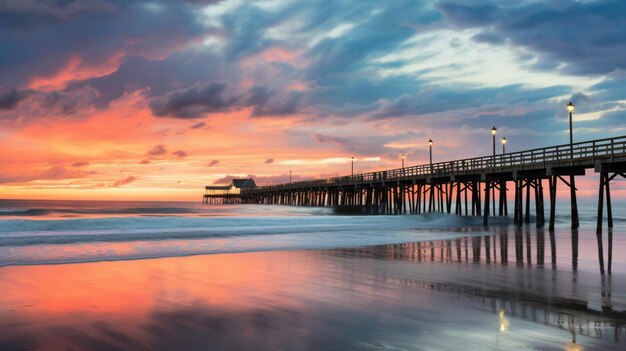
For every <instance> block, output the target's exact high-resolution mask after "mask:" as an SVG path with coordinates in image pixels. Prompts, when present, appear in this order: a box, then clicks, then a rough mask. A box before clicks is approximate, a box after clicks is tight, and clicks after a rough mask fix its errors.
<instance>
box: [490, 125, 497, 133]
mask: <svg viewBox="0 0 626 351" xmlns="http://www.w3.org/2000/svg"><path fill="white" fill-rule="evenodd" d="M497 131H498V130H497V129H496V126H493V128H491V135H496V132H497Z"/></svg>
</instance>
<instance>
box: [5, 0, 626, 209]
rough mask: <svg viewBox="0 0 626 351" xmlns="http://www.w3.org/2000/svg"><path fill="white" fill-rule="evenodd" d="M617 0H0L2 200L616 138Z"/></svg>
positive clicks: (622, 55)
mask: <svg viewBox="0 0 626 351" xmlns="http://www.w3.org/2000/svg"><path fill="white" fill-rule="evenodd" d="M624 33H626V1H622V0H615V1H592V0H588V1H584V0H580V1H566V0H554V1H549V0H530V1H509V0H493V1H486V0H485V1H418V0H410V1H401V0H394V1H363V0H351V1H341V0H330V1H326V0H319V1H317V0H316V1H286V0H278V1H274V0H268V1H265V0H257V1H254V0H247V1H232V0H223V1H219V0H213V1H210V0H206V1H202V0H185V1H182V0H181V1H159V0H155V1H132V0H128V1H125V0H118V1H113V0H111V1H109V0H89V1H88V0H74V1H72V0H63V1H61V0H6V1H1V0H0V122H1V123H0V150H2V152H1V153H0V198H53V199H95V198H98V199H161V200H168V199H172V200H198V201H200V198H201V194H202V191H203V187H204V185H208V184H214V183H221V182H224V181H227V180H228V179H230V178H232V177H233V176H235V177H244V176H248V175H250V176H252V177H254V178H255V179H256V181H257V183H258V184H268V183H275V182H281V181H285V180H288V178H289V171H290V170H291V171H292V172H293V178H294V180H300V179H307V178H315V177H323V176H334V175H343V174H349V172H350V157H352V156H354V157H355V159H356V163H355V172H366V171H372V170H381V169H388V168H396V167H399V166H400V154H402V153H405V154H407V161H406V162H407V165H414V164H421V163H426V162H428V144H427V140H428V139H431V138H432V139H433V140H434V158H435V161H445V160H452V159H458V158H467V157H474V156H481V155H487V154H490V153H491V134H490V129H491V127H492V126H494V125H495V126H496V127H497V128H498V139H499V138H500V137H502V136H506V138H507V139H508V144H507V148H508V149H507V151H520V150H524V149H528V148H533V147H542V146H549V145H556V144H565V143H567V142H568V123H567V122H568V120H567V112H566V109H565V105H566V104H567V103H568V102H569V101H570V100H571V101H573V102H574V103H575V104H576V114H575V116H574V126H575V128H574V140H575V141H583V140H589V139H597V138H604V137H611V136H618V135H624V134H626V39H625V34H624Z"/></svg>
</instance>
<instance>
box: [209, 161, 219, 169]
mask: <svg viewBox="0 0 626 351" xmlns="http://www.w3.org/2000/svg"><path fill="white" fill-rule="evenodd" d="M219 163H220V160H212V161H211V162H209V164H208V167H213V166H217V165H218V164H219Z"/></svg>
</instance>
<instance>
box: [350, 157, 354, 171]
mask: <svg viewBox="0 0 626 351" xmlns="http://www.w3.org/2000/svg"><path fill="white" fill-rule="evenodd" d="M350 175H352V176H354V156H352V170H351V172H350Z"/></svg>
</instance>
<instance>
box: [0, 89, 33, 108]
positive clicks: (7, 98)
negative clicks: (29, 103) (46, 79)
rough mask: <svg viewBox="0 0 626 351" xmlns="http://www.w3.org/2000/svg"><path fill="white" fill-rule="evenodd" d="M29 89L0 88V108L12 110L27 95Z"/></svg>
mask: <svg viewBox="0 0 626 351" xmlns="http://www.w3.org/2000/svg"><path fill="white" fill-rule="evenodd" d="M29 93H30V91H28V90H17V89H12V90H9V91H2V90H0V110H12V109H14V108H15V107H17V104H18V103H19V102H20V101H22V100H24V98H26V96H28V95H29Z"/></svg>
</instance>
